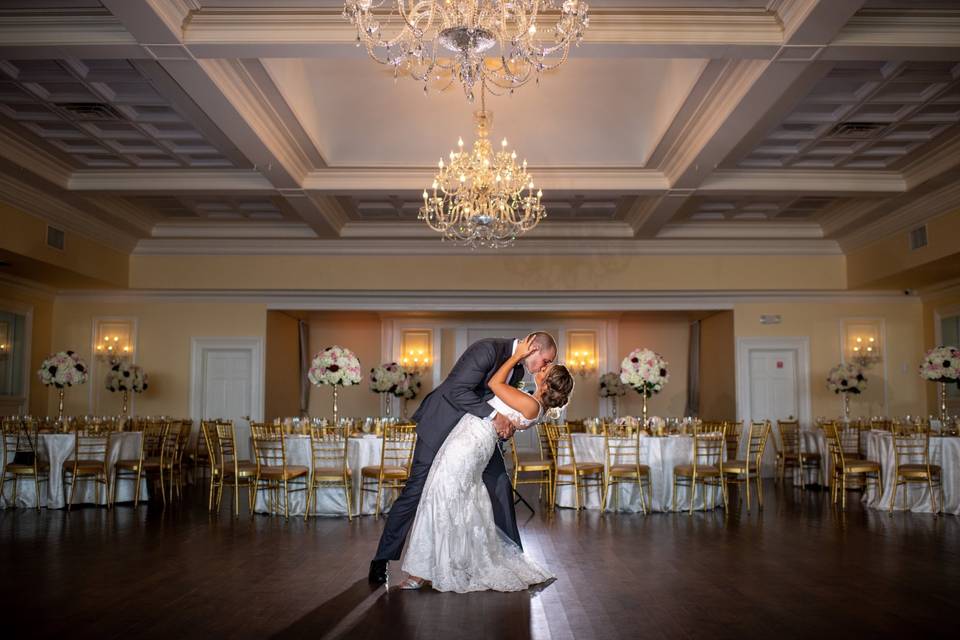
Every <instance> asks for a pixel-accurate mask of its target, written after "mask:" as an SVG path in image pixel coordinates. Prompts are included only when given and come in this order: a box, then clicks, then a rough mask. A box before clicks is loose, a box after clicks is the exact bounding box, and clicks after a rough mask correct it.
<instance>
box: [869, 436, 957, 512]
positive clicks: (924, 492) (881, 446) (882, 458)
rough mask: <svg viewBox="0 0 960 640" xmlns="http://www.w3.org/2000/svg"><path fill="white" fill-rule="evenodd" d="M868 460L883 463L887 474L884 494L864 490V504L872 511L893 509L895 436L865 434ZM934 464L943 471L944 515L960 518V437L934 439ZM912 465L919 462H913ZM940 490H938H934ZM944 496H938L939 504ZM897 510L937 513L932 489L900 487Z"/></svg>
mask: <svg viewBox="0 0 960 640" xmlns="http://www.w3.org/2000/svg"><path fill="white" fill-rule="evenodd" d="M864 438H865V442H866V449H867V459H868V460H874V461H876V462H879V463H880V466H881V468H882V475H883V493H882V494H881V493H880V492H879V491H877V490H876V489H875V488H873V487H870V488H868V489H867V490H866V491H864V495H863V502H864V504H865V505H866V506H868V507H870V508H871V509H881V510H884V511H886V510H889V509H890V503H891V502H893V483H894V481H895V478H894V474H895V473H896V453H895V452H894V450H893V436H892V435H891V434H890V432H888V431H869V432H866V433H864ZM928 456H929V459H930V464H935V465H938V466H939V467H940V468H941V469H942V470H943V478H942V480H943V505H938V506H941V510H942V511H943V513H949V514H952V515H955V516H956V515H960V438H957V437H946V436H931V437H930V448H929V449H928ZM910 462H918V461H916V460H911V461H910ZM934 490H935V491H936V487H935V488H934ZM939 500H940V496H939V495H938V496H937V501H938V502H939ZM893 510H894V511H912V512H916V513H933V503H932V501H931V500H930V490H929V488H928V487H927V485H926V483H918V482H911V483H910V484H905V485H900V486H899V487H897V499H896V502H895V503H894V505H893Z"/></svg>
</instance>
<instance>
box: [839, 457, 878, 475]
mask: <svg viewBox="0 0 960 640" xmlns="http://www.w3.org/2000/svg"><path fill="white" fill-rule="evenodd" d="M843 470H844V471H845V472H846V473H873V472H879V471H880V463H879V462H874V461H873V460H844V462H843Z"/></svg>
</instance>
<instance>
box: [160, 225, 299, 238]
mask: <svg viewBox="0 0 960 640" xmlns="http://www.w3.org/2000/svg"><path fill="white" fill-rule="evenodd" d="M150 235H151V237H153V238H180V239H184V238H193V239H217V240H218V241H219V240H228V239H237V238H256V239H259V240H278V239H291V238H299V239H304V238H316V237H317V234H316V233H315V232H314V230H313V229H311V228H310V227H309V226H308V225H306V224H302V223H299V222H287V223H282V222H264V223H260V222H209V221H207V220H196V221H191V220H182V221H177V222H158V223H157V224H155V225H154V226H153V230H152V232H151V234H150Z"/></svg>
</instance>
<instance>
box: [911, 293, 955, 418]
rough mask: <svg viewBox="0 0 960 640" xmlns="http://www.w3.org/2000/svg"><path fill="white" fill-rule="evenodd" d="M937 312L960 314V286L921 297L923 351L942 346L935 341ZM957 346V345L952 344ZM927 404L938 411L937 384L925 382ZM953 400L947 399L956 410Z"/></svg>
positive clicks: (933, 411) (931, 409) (918, 358)
mask: <svg viewBox="0 0 960 640" xmlns="http://www.w3.org/2000/svg"><path fill="white" fill-rule="evenodd" d="M937 314H940V315H944V316H946V315H951V316H952V315H957V314H960V286H954V287H950V288H948V289H944V290H943V291H940V292H937V293H934V294H930V295H927V296H924V298H923V349H924V351H926V350H928V349H932V348H933V347H939V346H944V345H940V344H938V343H937V342H938V341H937V330H936V320H937ZM952 346H957V345H952ZM919 364H920V356H919V355H918V356H917V365H918V366H919ZM924 387H925V388H926V393H925V395H926V398H927V406H928V407H930V412H931V413H936V412H937V411H938V409H937V407H938V405H937V385H936V384H933V383H928V384H925V385H924ZM953 404H954V403H953V402H950V401H948V406H950V408H951V411H957V409H958V408H957V407H955V406H953Z"/></svg>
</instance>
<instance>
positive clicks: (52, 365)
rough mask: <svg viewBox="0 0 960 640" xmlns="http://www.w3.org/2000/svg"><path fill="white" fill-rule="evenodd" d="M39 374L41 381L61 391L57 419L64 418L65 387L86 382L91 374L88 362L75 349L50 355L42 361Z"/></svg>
mask: <svg viewBox="0 0 960 640" xmlns="http://www.w3.org/2000/svg"><path fill="white" fill-rule="evenodd" d="M37 374H38V375H39V376H40V382H42V383H43V384H44V385H46V386H48V387H56V388H57V390H58V391H59V396H60V402H59V405H58V407H57V420H62V419H63V393H64V389H66V388H67V387H74V386H76V385H79V384H84V383H85V382H86V381H87V378H88V377H89V376H90V373H89V371H88V369H87V365H86V363H85V362H84V361H83V360H81V359H80V356H78V355H77V354H76V352H75V351H58V352H57V353H55V354H53V355H52V356H49V357H48V358H47V359H46V360H44V361H43V363H41V365H40V370H39V371H38V372H37Z"/></svg>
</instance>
